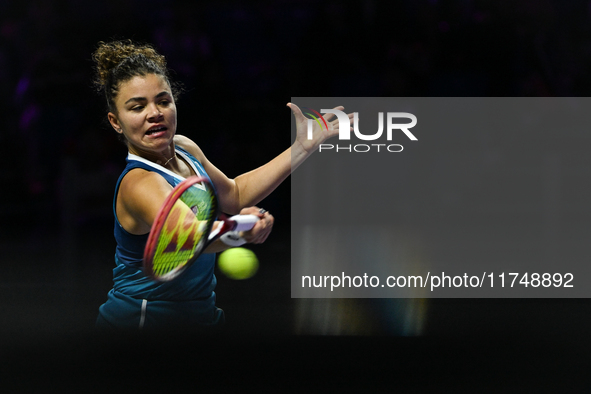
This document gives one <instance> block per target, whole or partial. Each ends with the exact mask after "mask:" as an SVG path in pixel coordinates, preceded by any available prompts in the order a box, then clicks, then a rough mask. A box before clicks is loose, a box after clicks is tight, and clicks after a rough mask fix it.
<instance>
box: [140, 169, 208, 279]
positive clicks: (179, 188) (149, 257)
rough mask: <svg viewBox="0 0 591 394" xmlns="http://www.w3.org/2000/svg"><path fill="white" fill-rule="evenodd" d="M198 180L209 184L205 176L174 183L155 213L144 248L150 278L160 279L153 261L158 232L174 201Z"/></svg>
mask: <svg viewBox="0 0 591 394" xmlns="http://www.w3.org/2000/svg"><path fill="white" fill-rule="evenodd" d="M199 182H205V183H207V184H209V180H208V179H207V178H205V177H202V176H192V177H189V178H187V179H185V180H184V181H182V182H181V183H179V184H178V185H176V186H175V188H174V189H173V190H172V192H171V193H170V194H169V195H168V197H166V200H164V203H163V204H162V206H161V207H160V210H159V211H158V213H157V214H156V219H155V220H154V223H152V228H151V229H150V235H149V236H148V240H147V242H146V247H145V248H144V272H145V273H146V275H148V276H149V277H150V278H152V279H156V280H161V278H158V277H156V276H155V275H154V270H153V268H154V266H153V261H154V254H155V253H156V247H155V245H156V244H157V240H158V238H159V237H160V233H161V232H162V227H163V225H164V222H165V221H166V218H167V217H168V214H169V212H170V210H171V209H172V207H173V206H174V204H175V203H176V201H177V200H178V199H179V197H180V196H181V195H182V194H183V193H184V192H185V191H186V190H187V189H188V188H190V187H191V186H193V185H194V184H196V183H199ZM214 209H216V210H217V204H216V206H215V207H214ZM209 230H210V229H207V231H209ZM195 256H196V257H198V256H199V253H195ZM194 260H195V258H193V259H191V260H189V261H188V262H187V264H185V266H184V267H185V268H186V267H188V266H189V265H190V264H191V263H192V262H193V261H194ZM175 276H176V275H175Z"/></svg>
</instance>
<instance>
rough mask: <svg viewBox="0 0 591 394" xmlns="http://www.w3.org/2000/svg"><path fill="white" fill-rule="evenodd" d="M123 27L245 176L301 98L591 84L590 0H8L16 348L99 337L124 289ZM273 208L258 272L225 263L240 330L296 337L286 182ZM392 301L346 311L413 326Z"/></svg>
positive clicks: (383, 325) (580, 321) (0, 306)
mask: <svg viewBox="0 0 591 394" xmlns="http://www.w3.org/2000/svg"><path fill="white" fill-rule="evenodd" d="M123 38H131V39H134V40H137V41H140V42H149V43H152V44H154V45H155V46H156V47H157V48H158V49H159V50H160V51H161V53H163V54H164V55H165V56H166V57H167V59H168V61H169V66H170V67H171V68H172V69H173V70H174V71H175V73H174V77H175V79H177V80H178V81H180V82H182V83H183V84H184V86H185V90H186V91H185V93H184V94H183V95H182V96H181V98H180V101H179V102H178V111H179V127H178V133H179V134H184V135H187V136H189V137H190V138H192V139H193V140H195V141H196V142H197V143H198V144H199V145H200V146H201V147H202V149H203V150H204V152H205V154H206V155H207V156H208V158H209V159H210V160H211V161H212V162H213V163H215V164H216V165H217V166H218V167H219V168H220V169H222V170H223V171H224V172H225V173H226V174H227V175H228V176H231V177H232V176H236V175H239V174H240V173H242V172H244V171H247V170H250V169H252V168H254V167H256V166H258V165H261V164H264V163H265V162H267V161H268V160H270V159H271V158H273V157H274V156H275V155H277V154H278V153H280V152H281V151H282V150H284V149H286V148H287V147H288V146H289V145H290V143H291V136H290V133H289V131H288V130H289V123H288V122H289V121H290V119H291V112H290V111H289V109H287V108H286V107H285V104H286V103H288V102H289V101H290V98H291V97H296V96H300V97H306V96H307V97H312V96H325V97H326V96H376V97H379V96H401V97H405V96H441V97H445V96H475V97H477V96H588V95H589V93H590V92H591V72H590V71H591V61H590V60H591V2H590V1H589V0H568V1H564V0H563V1H559V0H539V1H534V0H514V1H494V0H480V1H479V0H448V1H443V0H393V1H378V0H364V1H350V2H338V1H329V0H324V1H323V0H320V1H305V0H303V1H289V0H285V1H274V2H270V1H252V2H248V3H246V2H240V1H223V0H220V1H204V2H203V1H201V2H200V1H169V2H162V1H153V0H142V1H139V0H129V1H111V0H109V1H92V2H79V1H72V0H62V1H59V0H54V1H51V0H29V1H22V2H14V1H7V0H0V89H1V93H0V103H1V108H2V109H3V111H4V116H3V117H2V118H3V126H4V127H3V128H2V131H0V141H1V143H2V146H3V154H2V155H0V163H1V164H2V172H1V173H0V177H1V178H2V183H3V185H4V188H3V191H2V193H1V194H0V196H1V197H0V214H1V224H2V230H1V231H2V237H1V238H0V256H1V257H0V259H1V262H2V267H3V269H2V271H1V273H0V334H1V335H2V341H3V342H4V343H5V344H7V346H8V344H10V346H8V347H9V348H10V349H13V350H14V351H15V352H16V351H17V350H19V349H22V348H26V349H30V348H33V347H34V346H35V344H38V343H44V344H45V346H46V348H44V349H48V350H47V352H48V353H49V352H53V349H54V348H52V347H49V348H47V346H53V345H51V344H52V343H55V344H62V343H63V342H64V341H65V340H64V338H71V337H74V338H78V341H79V342H76V343H85V344H88V343H89V342H92V341H91V340H90V339H89V338H94V335H95V334H94V332H93V324H94V319H95V318H96V313H97V309H98V307H99V305H100V304H101V303H102V302H104V301H105V300H106V294H107V292H108V290H109V289H110V287H111V269H112V268H113V266H114V261H113V256H114V247H115V243H114V240H113V237H112V227H113V215H112V197H113V189H114V185H115V182H116V179H117V177H118V175H119V173H120V172H121V170H122V169H123V167H124V164H125V155H126V150H125V148H124V146H123V145H121V144H120V143H119V142H118V141H117V138H116V135H115V133H114V132H113V130H112V129H110V127H108V125H107V123H106V111H105V103H104V100H103V99H102V97H100V96H99V95H98V94H97V93H95V91H94V88H93V85H92V80H93V64H92V61H91V54H92V52H93V51H94V49H95V48H96V46H97V43H98V42H99V41H107V40H110V39H123ZM581 187H586V185H581ZM260 205H261V206H264V207H265V208H267V209H268V210H269V211H271V212H272V213H273V214H274V215H275V218H276V229H275V231H274V233H273V235H272V237H271V238H270V239H269V240H268V241H267V243H266V244H265V245H262V246H257V247H254V248H253V250H255V252H256V253H257V254H258V255H259V259H260V261H261V268H260V271H259V273H258V274H257V275H256V276H255V277H254V278H252V279H250V280H246V281H231V280H228V279H226V278H224V277H223V276H221V275H218V278H219V285H218V288H217V293H218V304H219V306H220V307H222V308H223V309H224V310H225V311H226V314H227V317H228V327H227V330H228V331H230V332H233V333H246V334H248V335H250V337H257V338H266V337H269V336H277V335H279V336H284V337H288V338H292V339H293V340H294V341H297V339H295V338H298V335H299V334H300V333H302V332H303V333H306V334H312V335H316V334H320V333H314V332H307V331H306V330H305V329H303V330H302V328H301V327H298V324H297V312H298V310H299V309H298V302H305V301H301V300H293V299H291V298H290V277H289V275H290V243H289V242H290V241H289V239H290V237H289V217H290V185H289V182H285V183H284V184H283V185H281V186H280V187H279V189H278V190H277V191H276V192H275V193H274V194H273V195H272V196H271V197H269V198H267V200H265V201H263V202H262V203H261V204H260ZM382 303H383V300H379V301H377V300H359V301H357V302H355V303H354V304H352V305H353V306H351V304H345V305H344V306H343V308H345V309H344V312H343V313H345V314H349V315H351V316H353V320H355V321H356V323H355V324H357V325H358V326H361V327H365V329H363V328H362V329H360V330H359V331H358V333H360V334H364V335H369V336H370V337H376V338H383V337H384V336H386V337H389V336H398V335H403V334H404V333H405V332H406V331H404V329H403V328H401V327H399V325H400V323H399V322H397V321H396V319H395V318H393V316H394V315H388V314H385V313H384V310H385V309H384V308H383V307H382V306H381V304H382ZM589 306H590V303H589V302H588V301H587V300H430V301H429V308H428V309H427V310H426V312H425V315H424V316H423V323H422V326H421V327H422V328H421V330H419V331H418V332H419V334H420V335H421V336H422V337H426V338H442V337H443V338H450V337H451V338H465V337H470V338H474V337H476V338H480V337H483V338H490V337H497V338H498V337H503V338H513V337H515V336H516V335H517V336H524V337H531V336H534V337H535V338H542V339H544V340H551V341H553V343H558V342H560V341H562V340H563V339H565V338H567V339H568V338H570V339H572V338H573V336H574V337H577V338H578V337H584V336H585V333H586V332H589V329H590V328H591V324H590V323H591V320H590V319H589V317H588V315H589V313H588V312H589ZM319 308H320V309H319V310H322V305H321V306H320V307H319ZM357 315H358V316H362V318H363V322H361V323H360V322H359V319H355V317H356V316H357ZM367 327H371V329H368V328H367ZM346 332H347V333H348V334H351V333H353V334H355V333H356V332H355V331H353V332H351V331H346ZM413 332H415V333H417V331H413ZM98 343H100V341H99V342H98ZM331 343H332V342H331ZM47 344H50V345H47ZM55 346H56V349H58V348H57V345H55ZM96 346H97V347H98V345H96ZM321 346H322V345H321ZM269 347H271V346H270V345H269ZM334 348H335V347H333V348H332V349H334ZM15 349H16V350H15ZM93 349H94V348H93ZM264 349H268V348H264ZM7 354H15V353H7ZM84 357H86V356H84ZM84 357H83V358H84ZM18 360H21V361H22V362H23V365H24V363H25V361H23V360H25V358H22V359H18ZM5 361H6V360H5ZM6 362H7V363H11V362H13V361H6ZM97 390H99V389H97ZM97 392H100V391H97Z"/></svg>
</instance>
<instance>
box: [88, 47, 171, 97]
mask: <svg viewBox="0 0 591 394" xmlns="http://www.w3.org/2000/svg"><path fill="white" fill-rule="evenodd" d="M138 55H143V56H144V57H145V58H146V59H147V60H150V61H152V62H154V63H155V64H156V65H157V66H158V67H160V68H161V69H162V70H166V59H165V58H164V56H162V55H160V54H159V53H158V52H156V50H155V49H154V48H153V47H152V46H151V45H149V44H141V45H140V44H135V43H133V42H132V41H131V40H123V41H112V42H108V43H106V42H102V41H101V42H99V46H98V48H97V50H96V51H95V52H94V53H93V55H92V59H93V60H94V62H95V64H96V71H97V75H96V80H95V83H96V85H97V86H98V87H99V89H104V88H105V86H106V85H107V82H108V80H109V73H110V72H111V70H113V69H114V68H116V67H117V66H118V65H119V64H120V63H121V62H123V61H124V60H126V59H130V58H134V57H136V56H138Z"/></svg>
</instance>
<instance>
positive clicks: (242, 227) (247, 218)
mask: <svg viewBox="0 0 591 394" xmlns="http://www.w3.org/2000/svg"><path fill="white" fill-rule="evenodd" d="M230 220H232V221H233V222H235V223H236V227H235V228H234V230H233V231H248V230H250V229H251V228H253V227H254V225H255V224H256V222H258V221H259V217H258V216H256V215H234V216H232V217H231V218H230Z"/></svg>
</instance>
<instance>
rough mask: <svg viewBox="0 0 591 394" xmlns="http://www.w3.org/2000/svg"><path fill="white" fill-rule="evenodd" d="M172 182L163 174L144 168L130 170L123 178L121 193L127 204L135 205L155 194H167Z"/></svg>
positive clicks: (120, 187)
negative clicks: (169, 182)
mask: <svg viewBox="0 0 591 394" xmlns="http://www.w3.org/2000/svg"><path fill="white" fill-rule="evenodd" d="M171 188H172V187H171V186H170V184H168V182H166V179H164V178H163V177H162V176H161V175H159V174H158V173H156V172H153V171H147V170H144V169H142V168H135V169H133V170H131V171H129V172H128V173H127V174H126V175H125V177H123V179H122V180H121V184H120V186H119V195H120V197H121V198H122V200H123V201H122V202H124V203H125V205H127V206H130V205H135V204H136V203H137V202H139V200H144V199H146V198H150V196H154V195H155V194H156V195H157V194H162V193H164V195H166V194H167V193H169V192H170V190H171Z"/></svg>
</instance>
